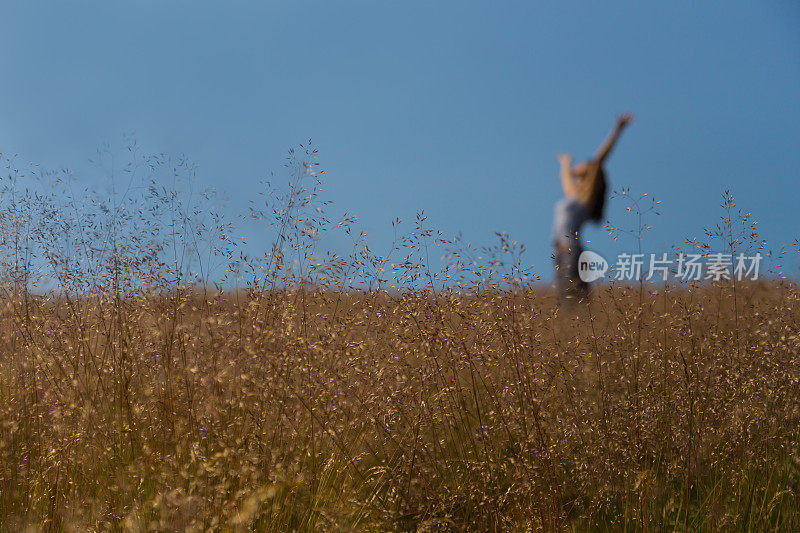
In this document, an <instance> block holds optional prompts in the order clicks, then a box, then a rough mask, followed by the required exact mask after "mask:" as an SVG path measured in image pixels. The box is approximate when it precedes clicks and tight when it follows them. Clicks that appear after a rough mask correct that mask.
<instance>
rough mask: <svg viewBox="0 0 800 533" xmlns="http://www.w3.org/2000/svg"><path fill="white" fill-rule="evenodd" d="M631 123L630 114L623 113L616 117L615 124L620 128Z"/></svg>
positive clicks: (631, 117) (631, 115) (631, 116)
mask: <svg viewBox="0 0 800 533" xmlns="http://www.w3.org/2000/svg"><path fill="white" fill-rule="evenodd" d="M631 122H633V114H632V113H623V114H621V115H620V116H619V117H617V124H619V125H620V126H621V127H622V126H627V125H628V124H630V123H631Z"/></svg>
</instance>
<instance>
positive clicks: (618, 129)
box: [594, 113, 633, 163]
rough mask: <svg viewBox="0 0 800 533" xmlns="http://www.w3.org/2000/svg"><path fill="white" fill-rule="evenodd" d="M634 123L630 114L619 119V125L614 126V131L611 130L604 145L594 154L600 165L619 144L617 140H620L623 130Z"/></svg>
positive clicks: (625, 114)
mask: <svg viewBox="0 0 800 533" xmlns="http://www.w3.org/2000/svg"><path fill="white" fill-rule="evenodd" d="M631 122H633V115H631V114H630V113H624V114H622V115H620V116H619V118H618V119H617V123H616V124H615V125H614V129H613V130H611V133H610V134H609V135H608V137H607V138H606V140H605V141H603V144H601V145H600V148H598V149H597V152H596V153H595V154H594V158H595V160H596V161H598V162H599V163H602V162H603V161H605V159H606V158H607V157H608V154H610V153H611V150H612V149H613V148H614V145H615V144H616V143H617V139H619V134H620V133H622V130H623V129H625V126H627V125H628V124H630V123H631Z"/></svg>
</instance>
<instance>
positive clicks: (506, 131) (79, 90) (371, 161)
mask: <svg viewBox="0 0 800 533" xmlns="http://www.w3.org/2000/svg"><path fill="white" fill-rule="evenodd" d="M690 4H691V5H690ZM0 80H2V83H0V152H3V153H5V154H13V153H17V154H19V156H20V158H22V159H24V160H26V161H33V162H36V163H39V164H41V165H43V166H45V167H52V168H60V167H69V168H71V169H73V170H74V172H75V174H76V176H77V177H78V179H85V180H87V182H90V181H91V180H93V179H94V178H93V177H92V176H93V174H92V173H91V172H90V171H89V170H84V169H89V168H90V167H89V164H88V159H89V158H90V157H91V156H92V155H93V153H94V151H95V149H96V148H97V147H98V146H99V145H100V144H101V143H103V142H110V143H112V144H115V143H119V144H121V143H122V142H123V140H122V136H123V134H126V133H130V134H134V135H135V137H136V138H137V139H138V141H139V143H140V145H142V147H143V148H144V150H146V151H152V152H168V153H172V154H185V155H187V156H188V157H190V158H191V159H193V160H194V161H195V162H196V164H197V165H198V167H199V169H198V180H199V181H200V184H201V185H202V186H210V187H215V188H217V189H219V190H221V191H223V192H224V193H225V194H226V195H227V196H228V198H229V201H228V203H227V207H226V209H227V210H228V211H229V212H230V213H231V215H232V216H235V215H238V214H243V213H246V211H247V207H248V205H249V204H248V203H249V201H250V200H251V199H252V198H253V196H254V194H255V193H256V192H257V191H258V190H259V185H258V182H259V180H260V179H262V178H264V177H265V176H267V174H268V173H269V171H270V170H274V171H276V172H278V173H280V170H281V165H282V163H283V158H284V156H285V153H286V150H287V149H288V148H289V147H290V146H292V145H296V144H297V143H299V142H303V141H304V140H305V139H307V138H309V137H311V138H312V139H313V140H314V144H315V145H316V146H317V147H318V148H319V149H320V161H321V163H322V167H323V168H325V169H326V171H327V173H328V178H327V179H328V181H327V185H326V187H327V191H326V194H327V197H328V198H330V199H332V200H333V201H334V203H335V206H336V209H338V210H339V211H344V210H348V211H350V212H351V213H353V214H355V215H357V216H358V217H359V219H360V220H361V224H362V227H363V228H364V229H365V230H366V231H367V232H368V233H369V235H370V240H371V242H372V243H373V245H374V247H375V248H376V249H381V247H388V246H389V244H390V242H391V236H392V229H391V221H392V219H394V218H395V217H401V218H403V219H407V220H410V219H413V217H414V215H415V213H416V212H418V211H419V210H422V209H424V210H425V213H426V214H427V215H428V216H429V219H428V220H429V222H430V224H431V225H432V226H434V227H438V228H440V229H442V230H443V231H445V232H446V233H448V234H455V233H457V232H459V231H460V232H462V233H463V235H464V237H465V239H466V240H468V241H470V242H472V243H473V244H475V245H483V244H493V243H494V242H495V239H494V237H493V235H494V232H495V231H506V232H508V233H509V234H510V235H511V237H512V238H514V239H516V240H518V241H522V242H524V243H526V245H527V247H528V252H527V254H526V256H525V260H526V262H527V263H528V264H533V265H534V268H535V270H536V271H537V272H539V273H541V274H542V275H543V276H544V277H549V276H550V271H551V263H550V253H551V250H550V232H551V223H552V205H553V203H554V202H555V201H556V200H557V199H558V197H559V195H560V194H561V192H560V185H559V182H558V177H557V173H558V167H557V161H556V157H555V156H556V153H557V152H559V151H566V152H570V153H573V154H575V156H576V157H577V158H584V157H587V156H589V155H590V154H592V152H593V151H594V150H595V148H596V147H597V145H598V144H599V143H600V142H601V141H602V139H603V138H604V136H605V135H606V133H607V132H608V130H609V129H610V128H611V126H612V124H613V120H614V117H615V115H616V114H617V113H618V112H621V111H625V110H630V111H632V112H634V113H635V114H636V122H635V123H634V124H633V125H632V126H631V127H630V128H629V130H628V131H626V132H625V134H624V136H623V138H622V139H621V141H620V143H619V145H618V147H617V150H616V151H615V153H614V154H613V156H612V158H611V160H610V161H609V163H608V166H607V170H608V176H609V179H610V181H611V184H612V187H614V188H618V187H621V186H630V187H631V190H632V192H634V193H642V192H647V193H649V194H650V195H652V196H655V197H656V198H657V199H659V200H662V201H663V203H662V204H661V215H660V216H658V217H653V218H652V220H651V223H652V225H653V226H654V229H653V230H652V232H651V233H650V234H649V235H648V236H647V237H646V241H645V248H646V249H647V250H651V251H661V250H666V249H668V247H669V246H670V245H672V244H680V243H682V242H683V241H684V240H685V239H686V238H691V237H701V236H702V232H703V228H705V227H708V226H710V225H713V224H715V223H716V221H717V220H718V217H719V216H720V214H721V210H720V209H719V207H718V205H719V202H720V195H721V193H722V191H723V190H725V189H726V188H730V189H732V191H733V192H734V194H735V195H736V197H737V201H738V205H739V207H741V208H742V209H744V210H747V211H751V212H752V213H753V216H754V217H755V218H756V219H758V221H759V228H760V232H761V236H762V237H763V238H765V239H767V240H768V242H769V244H770V246H771V247H772V248H778V247H780V246H781V245H786V246H787V247H790V246H791V245H792V242H793V241H794V239H796V238H798V237H800V224H798V223H800V211H799V210H798V205H800V99H799V97H800V6H798V5H797V4H795V3H794V2H791V1H789V0H784V1H776V2H766V1H763V2H757V1H749V2H744V1H739V0H731V1H727V2H724V3H720V2H692V3H689V2H680V3H678V2H665V1H659V2H596V1H594V2H555V1H554V2H532V1H530V0H526V1H507V2H473V1H466V0H458V1H452V2H450V1H436V2H430V1H426V2H418V1H411V0H405V1H401V2H397V1H378V0H369V1H366V0H365V1H347V0H336V1H330V0H327V1H314V2H312V1H305V0H284V1H274V0H270V1H259V2H255V1H253V2H230V1H229V2H203V1H191V2H190V1H169V2H164V1H143V0H136V1H133V0H131V1H127V2H123V1H107V0H106V1H102V2H100V1H98V2H82V1H71V2H43V1H30V2H3V3H2V6H1V7H0ZM607 215H608V216H609V217H610V218H611V219H612V221H617V222H618V223H620V224H625V214H624V207H623V205H622V203H621V202H620V201H619V200H612V201H611V203H610V204H609V205H608V211H607ZM240 230H241V232H242V233H243V234H246V235H247V237H248V240H249V241H250V243H251V246H252V247H253V249H254V250H255V249H262V250H263V249H266V248H267V243H266V242H263V243H261V241H262V240H263V241H266V240H267V236H268V235H267V234H266V233H263V231H262V230H261V229H260V228H259V227H258V226H256V225H255V224H254V223H252V222H242V223H241V224H240ZM586 238H587V239H589V240H591V245H590V247H591V248H593V249H595V250H597V251H600V252H601V253H605V254H610V253H611V252H612V251H618V250H619V248H620V246H623V247H627V248H630V246H629V245H627V244H626V245H620V244H614V243H613V242H612V241H611V239H610V238H609V237H608V235H607V234H606V233H605V232H604V231H602V230H601V229H591V230H589V231H588V232H587V233H586ZM262 244H263V245H262ZM334 245H335V243H334ZM797 255H798V254H797V252H794V254H793V256H792V259H791V260H790V261H789V263H788V264H787V265H786V267H785V270H787V273H788V274H790V275H793V276H796V275H797Z"/></svg>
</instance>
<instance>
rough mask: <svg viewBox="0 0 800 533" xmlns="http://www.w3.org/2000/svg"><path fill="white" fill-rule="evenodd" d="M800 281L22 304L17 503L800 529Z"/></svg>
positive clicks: (16, 357)
mask: <svg viewBox="0 0 800 533" xmlns="http://www.w3.org/2000/svg"><path fill="white" fill-rule="evenodd" d="M798 295H799V293H798V290H797V288H796V287H794V286H792V285H788V284H781V285H770V284H750V285H740V286H739V287H738V288H737V296H736V297H737V298H738V299H739V302H738V306H737V309H738V316H734V314H733V313H732V312H731V309H733V306H732V304H731V298H733V295H732V294H731V293H730V292H729V291H728V290H727V289H726V288H725V287H707V288H695V289H691V288H689V289H666V290H665V289H663V288H662V289H651V290H649V291H646V294H645V296H644V303H643V305H642V306H641V307H640V305H639V292H638V288H616V289H600V290H598V291H596V294H595V301H593V303H592V305H591V306H590V307H588V308H587V309H582V310H580V312H576V313H573V314H566V313H564V312H559V311H558V310H557V308H556V306H555V305H554V301H553V298H552V296H551V295H549V294H547V293H543V292H542V291H536V290H527V291H516V292H515V291H505V292H494V293H485V294H474V295H463V294H457V293H455V292H452V293H451V292H448V291H445V292H442V293H439V294H431V293H424V292H423V293H409V294H405V295H395V296H389V295H387V294H381V293H378V292H369V293H344V292H341V291H321V290H320V291H312V290H301V289H297V290H291V291H274V292H270V293H258V294H251V295H249V296H248V295H246V294H243V293H235V294H224V293H223V294H219V295H214V296H202V295H198V294H195V293H189V292H182V293H181V292H178V291H176V292H175V293H172V294H170V295H165V296H162V297H159V298H142V299H125V300H117V301H114V300H108V301H106V300H104V299H103V297H101V296H98V297H96V298H85V299H80V300H71V301H67V300H64V299H57V300H44V299H39V300H36V299H33V298H32V299H30V300H29V301H28V302H27V304H25V302H18V301H9V302H7V304H6V310H5V312H4V313H3V314H2V323H3V329H2V352H3V353H4V354H5V355H4V357H3V358H2V361H0V376H1V377H0V398H1V399H2V401H1V402H0V406H1V407H0V422H1V423H2V434H1V435H2V436H1V437H0V454H1V455H0V486H2V494H0V522H1V523H2V525H3V526H4V528H5V529H18V528H20V527H22V526H23V525H26V524H34V525H37V524H38V525H39V526H42V527H55V528H56V529H61V528H65V529H75V530H84V529H131V530H145V529H162V530H174V529H184V528H190V529H208V528H219V529H242V530H251V529H256V530H285V529H293V530H350V529H352V528H358V529H373V530H383V529H412V528H417V529H422V530H433V529H436V530H442V529H444V530H450V529H474V530H508V529H511V530H522V529H531V528H533V529H544V530H557V529H562V530H563V529H570V528H572V529H576V530H583V529H589V528H598V529H621V528H623V527H632V528H641V527H643V528H645V529H669V530H672V529H684V528H688V529H733V528H745V529H756V530H762V529H785V530H788V529H793V528H797V527H798V525H800V492H798V491H799V490H800V485H798V483H800V462H799V461H800V447H798V443H799V442H800V441H798V427H800V424H799V423H800V403H798V399H799V398H800V358H798V356H797V354H798V351H800V350H798V349H799V348H800V337H799V336H798V324H800V305H799V304H800V300H799V299H798ZM23 310H24V312H23Z"/></svg>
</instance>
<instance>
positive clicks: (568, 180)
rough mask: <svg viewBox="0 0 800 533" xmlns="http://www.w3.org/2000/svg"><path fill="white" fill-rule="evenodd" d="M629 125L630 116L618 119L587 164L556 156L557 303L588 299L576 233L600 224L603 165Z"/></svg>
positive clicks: (602, 201) (603, 205)
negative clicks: (588, 224)
mask: <svg viewBox="0 0 800 533" xmlns="http://www.w3.org/2000/svg"><path fill="white" fill-rule="evenodd" d="M631 122H633V115H631V114H630V113H625V114H623V115H620V116H619V117H618V118H617V123H616V124H615V126H614V129H613V130H611V133H610V134H609V135H608V137H607V138H606V140H605V141H604V142H603V144H601V145H600V147H599V148H598V149H597V152H596V153H595V155H594V157H593V158H592V159H590V160H588V161H585V162H583V163H579V164H577V165H574V166H573V165H572V156H571V155H569V154H558V161H559V163H560V164H561V187H562V188H563V189H564V198H562V199H561V200H559V201H558V202H556V205H555V213H554V214H555V217H554V220H553V247H554V249H555V250H554V258H555V270H556V271H555V277H556V288H557V290H558V295H559V299H560V300H561V302H578V301H584V300H586V299H587V298H588V296H589V285H588V284H587V283H586V282H584V281H583V280H581V279H580V276H579V275H578V257H579V256H580V254H581V239H580V232H581V228H582V227H583V225H584V224H585V223H586V222H587V221H591V222H594V223H595V224H599V223H600V222H602V220H603V209H604V208H605V203H606V191H607V188H608V185H607V183H606V174H605V171H604V170H603V163H604V162H605V160H606V159H607V158H608V156H609V154H610V153H611V150H612V149H613V148H614V145H615V144H616V142H617V140H618V139H619V136H620V134H621V133H622V130H624V129H625V127H627V126H628V124H630V123H631Z"/></svg>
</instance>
